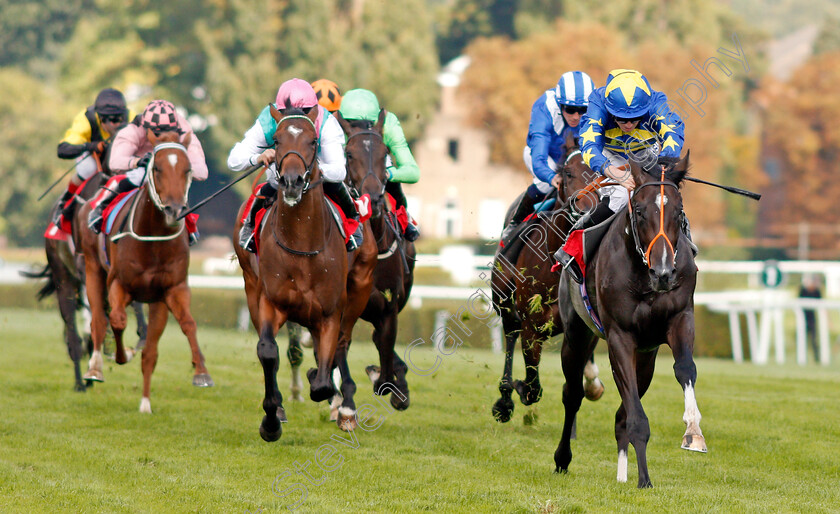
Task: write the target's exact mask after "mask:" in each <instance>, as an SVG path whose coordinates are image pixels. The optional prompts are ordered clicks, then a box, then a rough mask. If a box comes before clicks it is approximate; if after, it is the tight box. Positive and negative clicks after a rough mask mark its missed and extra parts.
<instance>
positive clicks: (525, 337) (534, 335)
mask: <svg viewBox="0 0 840 514" xmlns="http://www.w3.org/2000/svg"><path fill="white" fill-rule="evenodd" d="M543 340H544V337H543V335H542V334H540V333H539V332H538V331H537V330H535V329H533V328H532V327H528V326H526V327H525V329H524V330H522V357H523V358H524V360H525V380H524V381H523V380H515V381H514V382H513V387H514V389H516V392H517V393H519V399H520V400H521V401H522V405H531V404H534V403H537V402H538V401H540V398H542V393H543V390H542V386H541V385H540V357H541V355H542V344H543Z"/></svg>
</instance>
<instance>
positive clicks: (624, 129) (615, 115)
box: [580, 69, 685, 212]
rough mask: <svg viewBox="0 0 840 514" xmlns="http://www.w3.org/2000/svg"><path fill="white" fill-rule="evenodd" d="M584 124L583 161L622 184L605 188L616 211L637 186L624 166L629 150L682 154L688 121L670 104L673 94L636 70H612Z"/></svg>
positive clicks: (594, 96)
mask: <svg viewBox="0 0 840 514" xmlns="http://www.w3.org/2000/svg"><path fill="white" fill-rule="evenodd" d="M580 125H581V132H580V147H581V151H582V152H583V161H584V162H585V163H586V164H587V165H588V166H589V167H590V168H592V170H593V171H594V172H596V173H599V174H601V175H606V176H607V177H610V178H611V179H613V180H615V181H617V182H619V183H620V184H622V186H623V187H622V186H612V187H609V188H603V189H602V197H604V196H607V195H609V197H610V202H609V207H610V209H611V210H612V212H618V210H619V209H622V208H623V207H625V206H626V205H627V200H628V198H629V193H628V192H629V191H631V190H632V189H633V184H632V181H633V178H632V177H631V176H630V172H629V168H627V169H622V167H623V166H626V165H627V162H628V158H629V157H630V154H637V157H638V154H643V153H645V152H649V153H652V154H653V155H654V156H662V157H679V156H680V152H681V151H682V146H683V142H684V141H685V126H684V125H683V122H682V119H681V118H680V116H679V115H678V114H677V113H675V112H672V111H671V109H670V108H669V107H668V98H667V97H666V96H665V94H664V93H661V92H659V91H655V90H654V89H653V88H652V87H650V82H648V79H647V78H646V77H645V76H644V75H642V74H641V73H639V72H638V71H635V70H623V69H618V70H613V71H611V72H610V74H609V76H608V77H607V85H606V86H603V87H600V88H598V89H596V90H595V91H594V92H593V93H592V95H591V96H590V98H589V109H587V111H586V114H585V115H584V116H583V118H582V119H581V123H580Z"/></svg>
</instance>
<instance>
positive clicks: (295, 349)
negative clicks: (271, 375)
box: [286, 323, 303, 402]
mask: <svg viewBox="0 0 840 514" xmlns="http://www.w3.org/2000/svg"><path fill="white" fill-rule="evenodd" d="M287 326H288V327H289V347H288V349H286V357H287V358H288V359H289V365H290V366H291V368H292V384H291V390H292V397H291V400H292V401H293V402H302V401H303V394H301V391H303V380H301V378H300V365H301V364H302V363H303V350H301V348H300V331H301V327H300V326H299V325H298V326H297V329H296V330H295V329H293V327H292V323H289V324H288V325H287Z"/></svg>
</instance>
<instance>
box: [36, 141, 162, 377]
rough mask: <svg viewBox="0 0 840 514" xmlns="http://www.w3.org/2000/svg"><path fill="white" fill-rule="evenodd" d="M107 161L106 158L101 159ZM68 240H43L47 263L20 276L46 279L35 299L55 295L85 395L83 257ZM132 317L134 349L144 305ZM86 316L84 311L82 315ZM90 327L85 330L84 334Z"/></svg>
mask: <svg viewBox="0 0 840 514" xmlns="http://www.w3.org/2000/svg"><path fill="white" fill-rule="evenodd" d="M102 160H103V161H105V160H107V159H106V158H103V159H102ZM107 173H108V170H107V169H105V170H104V171H103V172H101V173H97V174H95V175H94V176H92V177H91V178H90V179H89V180H88V181H87V182H86V183H85V184H84V185H83V187H82V188H81V189H80V190H79V191H78V192H77V193H76V196H77V197H76V198H74V200H73V201H81V202H84V201H87V200H89V199H90V198H92V197H93V195H94V194H96V192H97V191H98V190H99V186H100V185H102V183H103V182H104V180H106V179H107V177H108V174H107ZM59 202H60V199H59V200H57V201H56V203H55V204H54V205H53V207H52V209H51V210H50V217H49V219H53V218H54V217H55V213H56V212H57V211H58V209H59V207H60V204H59ZM78 211H79V209H75V211H74V212H73V215H74V217H75V216H77V215H78ZM70 241H72V240H71V239H68V240H60V239H51V238H47V237H45V238H44V251H45V253H46V257H47V264H46V265H45V266H44V267H42V268H41V269H40V270H32V271H24V272H21V274H22V275H23V276H25V277H27V278H45V279H46V283H45V284H44V285H43V286H42V287H41V289H40V290H39V291H38V294H37V297H38V300H39V301H40V300H43V299H44V298H46V297H48V296H50V295H52V294H55V296H56V303H58V311H59V313H60V314H61V319H62V321H63V322H64V343H65V345H66V346H67V352H68V353H69V355H70V360H72V361H73V375H74V382H75V383H74V387H73V389H74V390H75V391H78V392H85V391H86V390H87V387H86V385H87V386H90V385H93V382H92V381H83V380H82V372H81V367H80V362H81V360H82V356H83V355H84V352H85V350H87V352H88V353H90V352H91V351H92V350H93V346H92V344H93V343H92V341H91V340H90V335H89V334H87V335H86V337H85V340H86V344H85V345H84V347H83V345H82V342H83V339H82V336H81V335H80V334H79V330H78V328H77V325H76V313H77V312H79V311H80V310H82V309H87V298H85V293H84V290H83V288H82V286H83V284H84V282H85V277H84V267H85V264H84V256H83V255H82V254H81V253H76V251H75V250H76V248H75V245H72V244H71V242H70ZM132 307H133V309H134V314H135V317H136V318H137V335H138V337H139V340H138V342H137V344H136V347H137V348H138V349H139V348H143V346H145V345H146V317H145V316H144V314H143V306H142V305H141V304H139V303H137V302H133V303H132ZM84 314H87V312H84ZM88 330H89V327H87V328H86V329H85V332H87V331H88Z"/></svg>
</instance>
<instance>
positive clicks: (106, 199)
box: [88, 178, 137, 234]
mask: <svg viewBox="0 0 840 514" xmlns="http://www.w3.org/2000/svg"><path fill="white" fill-rule="evenodd" d="M136 187H137V186H135V185H134V184H133V183H132V182H131V180H130V179H128V178H124V179H122V180H120V181H119V182H117V185H116V186H114V189H105V195H104V196H103V197H102V200H101V201H100V202H99V203H98V204H97V205H96V207H94V208H93V210H92V211H90V214H89V215H88V227H89V228H90V229H91V230H93V232H94V233H96V234H98V233H100V232H102V221H103V220H102V213H104V212H105V209H107V208H108V206H109V205H110V204H111V202H113V201H114V198H116V197H118V196H119V195H121V194H122V193H128V192H129V191H131V190H132V189H134V188H136Z"/></svg>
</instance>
